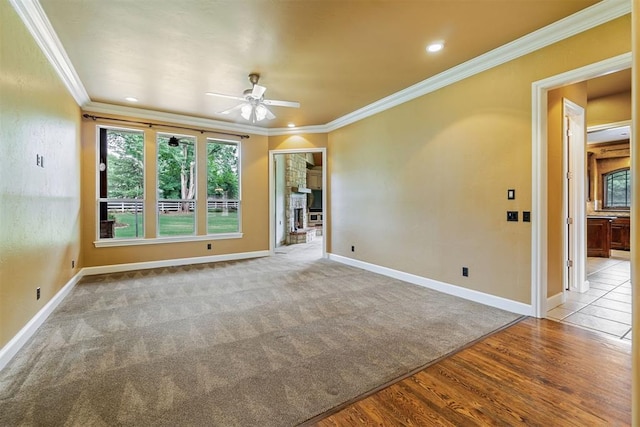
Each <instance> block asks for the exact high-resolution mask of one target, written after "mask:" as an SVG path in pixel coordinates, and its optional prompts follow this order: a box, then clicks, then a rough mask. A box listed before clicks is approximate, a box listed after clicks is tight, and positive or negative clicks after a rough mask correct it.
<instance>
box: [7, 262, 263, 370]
mask: <svg viewBox="0 0 640 427" xmlns="http://www.w3.org/2000/svg"><path fill="white" fill-rule="evenodd" d="M265 256H269V251H255V252H241V253H234V254H225V255H213V256H207V257H196V258H178V259H172V260H164V261H149V262H136V263H129V264H117V265H105V266H100V267H85V268H83V269H81V270H80V271H79V272H78V273H76V275H75V276H73V277H72V278H71V279H70V280H69V281H68V282H67V283H66V284H65V285H64V286H63V287H62V289H60V290H59V291H58V293H56V294H55V295H54V296H53V298H51V300H49V302H47V303H46V304H45V305H44V307H42V308H41V309H40V311H38V312H37V313H36V315H35V316H33V317H32V318H31V320H29V322H27V324H26V325H25V326H24V327H23V328H22V329H21V330H20V332H18V333H17V334H16V335H15V336H14V337H13V338H12V339H11V340H10V341H9V342H8V343H7V344H6V345H5V346H4V347H2V349H0V371H1V370H2V369H4V367H5V366H7V364H8V363H9V362H10V361H11V359H12V358H13V357H14V356H15V355H16V354H17V353H18V351H19V350H20V349H21V348H22V346H24V345H25V344H26V342H27V341H28V340H29V338H31V337H32V336H33V334H34V333H35V332H36V331H37V330H38V328H39V327H40V326H41V325H42V324H43V323H44V321H45V320H47V317H49V315H50V314H51V313H53V311H54V310H55V309H56V307H58V305H60V303H61V302H62V300H64V298H65V297H66V296H67V295H68V294H69V292H71V290H72V289H73V287H74V286H75V285H76V283H78V282H79V281H80V279H82V278H83V277H84V276H92V275H95V274H105V273H119V272H123V271H132V270H144V269H148V268H158V267H175V266H179V265H188V264H203V263H208V262H220V261H235V260H241V259H249V258H260V257H265Z"/></svg>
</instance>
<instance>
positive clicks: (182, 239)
mask: <svg viewBox="0 0 640 427" xmlns="http://www.w3.org/2000/svg"><path fill="white" fill-rule="evenodd" d="M242 237H243V233H223V234H207V235H204V236H175V237H155V238H150V239H108V240H107V239H103V240H96V241H94V242H93V245H94V246H95V247H96V248H108V247H114V246H142V245H162V244H165V243H187V242H203V241H209V240H230V239H242Z"/></svg>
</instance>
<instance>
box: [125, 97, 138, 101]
mask: <svg viewBox="0 0 640 427" xmlns="http://www.w3.org/2000/svg"><path fill="white" fill-rule="evenodd" d="M125 99H126V100H127V101H129V102H138V98H134V97H133V96H127V97H126V98H125Z"/></svg>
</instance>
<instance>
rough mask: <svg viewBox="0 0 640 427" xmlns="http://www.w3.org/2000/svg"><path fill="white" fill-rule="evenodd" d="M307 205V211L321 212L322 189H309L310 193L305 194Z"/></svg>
mask: <svg viewBox="0 0 640 427" xmlns="http://www.w3.org/2000/svg"><path fill="white" fill-rule="evenodd" d="M307 207H308V208H309V212H322V190H311V194H307Z"/></svg>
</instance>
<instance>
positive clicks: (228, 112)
mask: <svg viewBox="0 0 640 427" xmlns="http://www.w3.org/2000/svg"><path fill="white" fill-rule="evenodd" d="M243 105H244V104H238V105H236V106H235V107H231V108H229V109H228V110H224V111H220V112H219V113H218V114H225V115H226V114H231V113H235V112H236V111H240V109H241V108H242V106H243Z"/></svg>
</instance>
